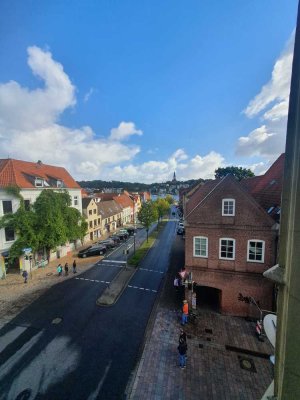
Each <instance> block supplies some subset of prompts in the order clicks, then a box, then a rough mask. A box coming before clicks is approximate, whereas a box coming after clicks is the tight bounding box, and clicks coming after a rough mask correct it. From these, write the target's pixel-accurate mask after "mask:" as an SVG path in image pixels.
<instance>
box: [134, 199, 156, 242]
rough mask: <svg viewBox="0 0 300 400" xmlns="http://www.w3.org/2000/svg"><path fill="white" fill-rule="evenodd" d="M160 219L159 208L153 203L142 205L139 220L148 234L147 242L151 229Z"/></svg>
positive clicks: (148, 202)
mask: <svg viewBox="0 0 300 400" xmlns="http://www.w3.org/2000/svg"><path fill="white" fill-rule="evenodd" d="M157 217H158V213H157V208H156V207H155V206H154V203H153V201H147V202H146V203H143V204H142V207H141V209H140V211H139V212H138V219H139V221H140V223H141V224H142V225H143V227H144V228H145V229H146V232H147V242H148V233H149V228H150V226H151V225H152V223H153V222H155V221H156V219H157Z"/></svg>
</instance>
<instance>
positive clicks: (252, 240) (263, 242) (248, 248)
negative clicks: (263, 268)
mask: <svg viewBox="0 0 300 400" xmlns="http://www.w3.org/2000/svg"><path fill="white" fill-rule="evenodd" d="M250 242H256V243H262V254H261V256H262V259H261V260H250V258H249V254H250ZM247 261H248V262H254V263H264V262H265V241H264V240H260V239H249V240H248V244H247Z"/></svg>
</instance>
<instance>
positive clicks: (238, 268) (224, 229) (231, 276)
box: [185, 179, 276, 316]
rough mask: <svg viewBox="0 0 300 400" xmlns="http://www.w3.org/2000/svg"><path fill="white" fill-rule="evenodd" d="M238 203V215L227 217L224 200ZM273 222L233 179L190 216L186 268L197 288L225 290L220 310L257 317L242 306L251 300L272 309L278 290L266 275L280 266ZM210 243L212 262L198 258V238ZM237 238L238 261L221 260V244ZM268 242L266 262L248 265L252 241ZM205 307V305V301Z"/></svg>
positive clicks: (209, 251) (266, 244)
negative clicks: (195, 250) (222, 240)
mask: <svg viewBox="0 0 300 400" xmlns="http://www.w3.org/2000/svg"><path fill="white" fill-rule="evenodd" d="M224 198H232V199H235V216H233V217H224V216H222V199H224ZM273 224H274V222H273V220H272V219H271V218H270V217H269V215H268V214H267V213H266V212H265V211H264V210H263V209H262V208H261V207H260V206H259V205H258V204H257V203H256V202H255V201H254V200H253V199H252V198H251V196H250V197H249V195H248V194H247V193H246V192H245V191H244V190H243V189H241V187H240V184H239V183H238V182H236V181H234V180H233V179H226V180H225V183H224V184H223V185H222V184H221V185H219V186H218V187H217V188H216V189H215V190H214V191H213V192H212V193H211V194H210V195H209V196H208V197H207V198H206V199H205V200H204V201H203V202H202V204H201V206H200V207H198V208H196V209H195V211H194V212H192V213H191V214H190V215H187V216H186V232H185V266H186V269H187V271H192V272H193V280H194V281H195V282H197V283H198V284H201V285H204V286H210V287H214V288H218V289H220V290H222V297H221V311H222V312H223V313H226V314H233V315H241V316H247V315H253V313H256V309H255V307H254V306H252V305H249V304H247V303H245V302H242V301H238V296H239V293H241V294H242V295H243V296H244V297H247V296H252V297H253V298H254V299H255V300H257V301H259V302H260V304H261V306H262V308H265V309H269V310H270V309H271V307H272V288H273V285H272V284H271V283H270V282H269V281H268V280H266V279H265V278H264V277H263V275H262V273H263V272H264V271H265V270H266V269H268V268H270V267H271V266H273V265H274V264H275V263H276V250H275V247H276V246H275V238H276V233H275V231H273V230H272V226H273ZM194 236H205V237H207V238H208V258H200V257H194V256H193V237H194ZM220 238H232V239H235V259H234V260H220V259H219V239H220ZM251 239H252V240H254V239H256V240H263V241H265V258H264V263H259V262H248V261H247V245H248V240H251ZM200 304H201V300H200Z"/></svg>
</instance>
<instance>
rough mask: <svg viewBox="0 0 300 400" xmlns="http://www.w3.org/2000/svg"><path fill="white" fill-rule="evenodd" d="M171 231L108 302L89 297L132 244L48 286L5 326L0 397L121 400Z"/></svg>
mask: <svg viewBox="0 0 300 400" xmlns="http://www.w3.org/2000/svg"><path fill="white" fill-rule="evenodd" d="M175 229H176V222H175V221H169V222H168V223H167V224H166V227H165V229H164V230H163V232H162V233H161V235H160V237H159V239H158V240H157V241H156V242H155V245H154V246H153V248H152V249H151V250H150V252H149V253H148V255H147V256H146V258H145V259H144V260H143V262H142V263H141V265H140V268H139V269H138V270H137V272H136V273H135V275H134V276H133V278H132V279H131V281H130V282H129V284H128V286H127V287H126V288H125V290H124V292H123V293H122V295H121V297H120V298H119V300H118V302H117V303H116V304H115V305H113V306H111V307H99V306H97V305H96V300H97V298H99V296H100V295H101V293H102V292H103V291H104V290H105V288H106V287H107V285H109V283H110V282H111V281H112V280H113V278H114V277H115V276H116V275H117V273H118V272H119V271H120V267H121V266H122V261H124V255H123V250H124V248H126V246H127V247H128V246H130V245H132V244H133V243H132V242H133V239H131V242H127V243H126V244H124V245H123V246H122V247H121V248H119V249H117V250H115V251H113V252H112V253H111V254H109V255H108V256H107V257H106V258H105V260H103V261H99V262H97V263H96V264H95V265H94V266H93V267H92V268H91V269H90V270H88V271H86V272H85V273H83V274H81V275H80V277H76V276H74V278H72V279H69V280H66V281H64V282H61V283H58V284H57V285H55V286H54V287H52V288H51V289H50V290H48V291H47V292H46V293H45V294H44V295H43V296H41V297H40V298H39V299H38V300H37V301H35V302H34V303H33V304H32V305H31V306H29V307H28V308H26V309H25V310H24V311H23V312H21V313H20V314H19V315H18V316H17V317H16V318H15V319H13V320H12V321H11V322H10V323H9V324H7V325H5V326H4V327H3V328H2V329H1V331H0V399H1V400H4V399H5V400H22V399H27V400H33V399H49V400H50V399H51V400H53V399H60V400H64V399H65V400H67V399H74V400H76V399H78V400H79V399H88V400H93V399H122V397H123V393H124V390H125V387H126V384H127V381H128V379H129V376H130V374H131V371H132V370H133V368H134V366H135V363H136V361H137V355H138V352H139V348H140V345H141V343H142V340H143V337H144V332H145V328H146V325H147V322H148V318H149V315H150V313H151V310H152V307H153V304H154V301H155V299H156V296H157V294H158V292H159V289H160V286H161V282H162V279H163V276H164V274H165V273H166V271H167V269H168V266H169V259H170V251H171V247H172V242H173V239H174V235H175ZM141 234H142V233H141ZM136 240H137V241H139V240H140V239H139V236H137V237H136ZM130 251H131V252H132V251H133V246H131V248H130ZM120 261H121V262H120Z"/></svg>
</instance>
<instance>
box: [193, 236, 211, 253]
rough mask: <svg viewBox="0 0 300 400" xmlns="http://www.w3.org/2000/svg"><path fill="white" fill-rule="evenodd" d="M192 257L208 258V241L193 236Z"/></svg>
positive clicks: (205, 238) (201, 237) (204, 238)
mask: <svg viewBox="0 0 300 400" xmlns="http://www.w3.org/2000/svg"><path fill="white" fill-rule="evenodd" d="M193 255H194V257H207V256H208V239H207V237H203V236H194V254H193Z"/></svg>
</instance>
